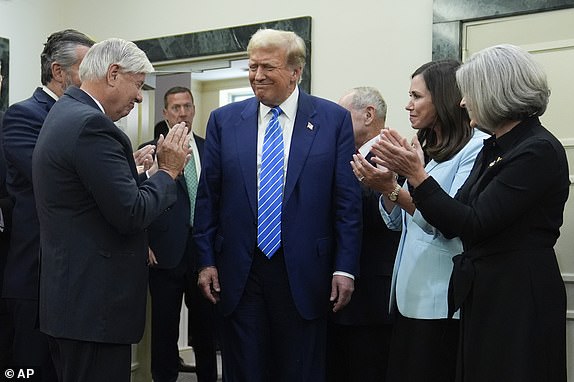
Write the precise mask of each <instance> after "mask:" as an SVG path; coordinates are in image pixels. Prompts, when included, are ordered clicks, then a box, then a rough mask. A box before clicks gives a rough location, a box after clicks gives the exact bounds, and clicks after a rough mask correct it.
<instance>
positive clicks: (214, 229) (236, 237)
mask: <svg viewBox="0 0 574 382" xmlns="http://www.w3.org/2000/svg"><path fill="white" fill-rule="evenodd" d="M258 108H259V102H258V100H257V99H256V98H251V99H248V100H245V101H241V102H237V103H232V104H229V105H227V106H224V107H221V108H219V109H216V110H215V111H213V112H212V113H211V116H210V118H209V122H208V125H207V137H206V140H205V152H204V155H203V164H202V165H203V168H202V173H201V178H200V182H199V189H198V195H197V207H196V215H195V227H194V229H195V230H194V237H195V239H196V244H197V246H198V255H199V265H200V266H202V267H205V266H212V265H215V266H217V269H218V272H219V280H220V283H221V302H220V304H221V306H220V308H221V311H222V313H223V314H225V315H227V314H230V313H231V312H233V310H234V309H235V307H236V306H237V304H238V302H239V299H240V298H241V296H242V294H243V290H244V287H245V283H246V280H247V276H248V274H249V271H250V268H251V263H252V259H253V255H254V253H255V249H256V246H257V120H258ZM354 150H355V148H354V140H353V127H352V124H351V118H350V115H349V113H348V111H347V110H345V109H343V108H342V107H340V106H338V105H336V104H335V103H333V102H330V101H327V100H324V99H321V98H317V97H313V96H310V95H308V94H305V93H303V92H300V93H299V100H298V109H297V116H296V119H295V124H294V128H293V136H292V140H291V148H290V152H289V162H288V167H287V175H286V181H285V188H284V195H283V207H282V208H283V209H282V220H281V227H282V231H281V235H282V247H283V253H284V258H285V266H286V269H287V273H288V278H289V285H290V289H291V294H292V296H293V300H294V302H295V305H296V307H297V309H298V311H299V313H300V314H301V316H302V317H303V318H305V319H315V318H317V317H320V316H324V315H325V314H326V313H327V311H328V308H329V295H330V290H331V279H332V277H333V276H332V275H333V271H335V270H337V271H343V272H348V273H350V274H354V275H356V274H357V273H358V268H359V267H358V257H359V252H360V245H361V237H360V236H361V190H360V186H359V183H358V181H357V179H356V178H355V176H354V175H353V172H352V170H351V166H350V164H349V162H350V161H351V160H352V154H353V153H354Z"/></svg>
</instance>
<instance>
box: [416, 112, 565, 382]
mask: <svg viewBox="0 0 574 382" xmlns="http://www.w3.org/2000/svg"><path fill="white" fill-rule="evenodd" d="M569 186H570V182H569V174H568V163H567V159H566V154H565V151H564V148H563V146H562V144H561V143H560V142H559V141H558V140H557V139H556V138H555V137H554V136H553V135H552V134H551V133H550V132H549V131H548V130H546V129H545V128H544V127H543V126H542V125H541V124H540V121H539V120H538V118H536V117H533V118H529V119H527V120H525V121H522V122H521V123H520V124H519V125H517V126H515V127H514V128H513V129H512V130H511V131H510V132H508V133H506V134H504V135H503V136H502V137H500V138H498V139H496V137H491V138H489V139H487V140H485V142H484V148H483V149H482V151H481V153H480V154H479V155H478V157H477V160H476V162H475V165H474V168H473V170H472V171H471V173H470V175H469V178H468V179H467V181H466V183H465V184H464V185H463V186H462V187H461V189H460V190H459V192H458V193H457V195H456V196H455V198H454V199H452V198H450V197H449V196H448V194H447V193H446V192H444V191H443V190H442V189H441V188H440V186H439V185H438V184H437V183H436V182H435V181H434V179H432V177H429V178H428V179H426V180H425V181H424V182H423V183H421V184H420V185H419V186H418V187H417V188H416V189H415V190H414V192H413V199H414V201H415V204H416V207H417V209H419V210H420V211H421V213H422V214H423V216H424V217H425V219H426V220H427V221H428V222H429V223H430V224H432V225H433V226H435V227H436V228H438V229H439V230H440V231H441V232H442V233H443V234H444V235H445V236H446V237H456V236H459V237H460V238H461V239H462V242H463V246H464V251H465V252H464V253H463V254H461V255H459V256H456V257H455V258H454V259H453V261H454V263H455V264H454V269H453V275H452V277H451V282H450V290H449V305H450V306H449V307H450V310H451V311H454V310H456V308H458V306H460V305H461V306H462V318H463V336H462V344H463V346H462V352H463V354H462V356H463V358H462V362H461V363H460V365H459V366H460V370H459V377H460V379H459V380H464V381H487V380H500V381H565V380H566V366H565V365H566V364H565V362H566V355H565V319H566V305H565V304H566V296H565V290H564V283H563V281H562V277H561V275H560V270H559V268H558V264H557V261H556V256H555V254H554V249H553V247H554V244H555V243H556V240H557V239H558V236H559V234H560V231H559V229H560V226H561V225H562V222H563V211H564V205H565V203H566V200H567V198H568V191H569ZM446 211H448V213H445V212H446ZM462 365H464V367H462Z"/></svg>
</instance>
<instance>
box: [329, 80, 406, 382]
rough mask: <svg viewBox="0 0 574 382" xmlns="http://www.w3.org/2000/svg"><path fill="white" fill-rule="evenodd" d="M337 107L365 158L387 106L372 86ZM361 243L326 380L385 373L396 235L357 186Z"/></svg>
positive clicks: (332, 335)
mask: <svg viewBox="0 0 574 382" xmlns="http://www.w3.org/2000/svg"><path fill="white" fill-rule="evenodd" d="M339 105H341V106H343V107H344V108H345V109H347V110H349V112H350V113H351V119H352V120H353V130H354V132H355V147H356V148H357V150H358V152H359V153H360V154H361V155H363V157H365V158H367V160H368V159H369V158H370V157H371V156H372V154H370V149H371V146H372V145H373V143H374V142H376V141H377V140H378V138H379V133H380V132H381V129H383V128H384V127H385V118H386V115H387V105H386V103H385V101H384V99H383V97H382V96H381V94H380V93H379V91H378V90H377V89H375V88H372V87H359V88H354V89H352V90H351V91H350V92H348V93H347V94H345V95H344V96H343V97H342V98H341V99H340V100H339ZM362 194H363V241H362V249H361V261H360V267H361V274H360V276H359V277H358V278H357V279H356V280H355V291H354V292H353V298H352V299H351V302H350V303H349V305H347V307H346V308H345V309H343V310H341V311H340V312H337V313H334V314H333V316H332V317H331V323H330V325H329V331H328V344H329V346H328V358H327V359H328V380H329V381H332V382H355V381H356V382H384V381H385V378H386V373H387V362H388V353H389V344H390V338H391V332H392V317H391V315H390V313H389V293H390V287H391V276H392V274H393V264H394V261H395V255H396V253H397V246H398V244H399V240H400V232H395V231H391V230H389V229H388V228H387V226H386V224H385V222H384V220H383V218H382V217H381V214H380V212H379V197H380V195H381V194H380V193H379V192H377V191H375V190H373V189H372V188H370V187H369V186H367V185H366V184H362Z"/></svg>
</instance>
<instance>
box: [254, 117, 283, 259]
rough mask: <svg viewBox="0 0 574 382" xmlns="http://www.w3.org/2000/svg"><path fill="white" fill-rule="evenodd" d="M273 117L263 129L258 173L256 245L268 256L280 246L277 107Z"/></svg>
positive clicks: (280, 173) (280, 167) (280, 146)
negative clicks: (261, 152)
mask: <svg viewBox="0 0 574 382" xmlns="http://www.w3.org/2000/svg"><path fill="white" fill-rule="evenodd" d="M271 112H272V113H273V116H272V117H271V120H270V121H269V124H268V125H267V129H266V130H265V137H264V138H263V155H262V157H261V173H260V175H259V208H258V213H257V221H258V226H257V246H258V247H259V249H260V250H261V251H262V252H263V253H264V254H265V256H267V257H268V258H271V256H273V254H274V253H275V252H276V251H277V249H278V248H279V246H280V245H281V203H282V200H283V160H284V157H283V132H282V130H281V125H280V124H279V114H281V109H280V108H279V107H274V108H273V109H271Z"/></svg>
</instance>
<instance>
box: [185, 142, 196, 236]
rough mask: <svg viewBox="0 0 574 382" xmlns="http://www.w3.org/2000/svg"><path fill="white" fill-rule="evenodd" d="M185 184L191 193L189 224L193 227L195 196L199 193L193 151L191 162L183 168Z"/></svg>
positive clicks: (188, 192) (189, 193)
mask: <svg viewBox="0 0 574 382" xmlns="http://www.w3.org/2000/svg"><path fill="white" fill-rule="evenodd" d="M183 176H184V177H185V184H186V185H187V194H188V195H189V211H190V214H189V224H190V225H191V226H192V227H193V217H194V216H195V196H196V195H197V170H196V169H195V159H194V157H193V153H191V158H189V162H187V164H186V165H185V169H184V170H183Z"/></svg>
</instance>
